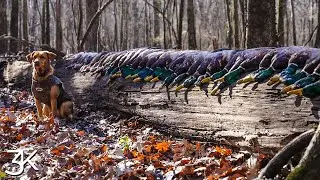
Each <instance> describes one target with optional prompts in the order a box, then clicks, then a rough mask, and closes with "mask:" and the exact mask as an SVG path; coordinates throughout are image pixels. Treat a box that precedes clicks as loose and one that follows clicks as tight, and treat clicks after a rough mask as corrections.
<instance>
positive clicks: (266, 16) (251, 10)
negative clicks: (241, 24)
mask: <svg viewBox="0 0 320 180" xmlns="http://www.w3.org/2000/svg"><path fill="white" fill-rule="evenodd" d="M275 42H276V28H275V1H274V0H265V1H256V0H249V3H248V33H247V45H246V47H247V48H254V47H261V46H274V45H275Z"/></svg>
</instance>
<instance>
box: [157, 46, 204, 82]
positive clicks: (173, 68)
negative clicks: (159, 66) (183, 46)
mask: <svg viewBox="0 0 320 180" xmlns="http://www.w3.org/2000/svg"><path fill="white" fill-rule="evenodd" d="M198 54H199V52H197V51H192V52H188V53H185V54H184V55H183V56H179V57H178V58H177V59H176V60H175V61H173V62H172V63H170V64H169V68H168V70H169V71H170V72H171V73H170V75H169V76H167V77H166V78H165V80H164V83H163V85H162V87H169V85H170V84H171V83H172V82H173V81H174V79H175V78H176V77H178V76H179V75H180V74H183V73H186V72H187V71H188V69H189V68H190V67H191V66H192V65H193V64H194V63H195V62H197V60H198V59H199V58H194V56H197V55H198Z"/></svg>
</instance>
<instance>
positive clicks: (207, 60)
mask: <svg viewBox="0 0 320 180" xmlns="http://www.w3.org/2000/svg"><path fill="white" fill-rule="evenodd" d="M203 56H204V60H203V61H202V62H201V64H200V65H199V66H198V67H197V69H196V71H195V72H194V73H193V74H189V75H190V76H189V77H188V78H187V79H186V80H185V81H184V82H183V83H182V84H181V85H179V86H178V87H177V88H176V91H179V90H180V89H182V88H189V87H191V86H193V85H194V84H195V83H196V82H197V80H198V81H200V80H199V79H201V78H202V77H203V76H205V74H210V75H211V74H213V73H215V72H218V71H220V70H222V68H223V67H224V66H225V64H226V63H224V62H223V53H222V52H221V51H217V52H210V53H209V52H208V53H204V54H203ZM187 74H188V73H187ZM200 76H202V77H200ZM207 77H209V75H208V76H207Z"/></svg>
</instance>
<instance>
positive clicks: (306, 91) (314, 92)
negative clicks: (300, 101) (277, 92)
mask: <svg viewBox="0 0 320 180" xmlns="http://www.w3.org/2000/svg"><path fill="white" fill-rule="evenodd" d="M287 94H288V95H292V94H295V95H298V96H305V97H308V98H315V97H317V96H319V95H320V81H319V80H318V81H316V82H314V83H311V84H309V85H306V86H305V87H303V88H299V89H295V90H292V91H289V92H287Z"/></svg>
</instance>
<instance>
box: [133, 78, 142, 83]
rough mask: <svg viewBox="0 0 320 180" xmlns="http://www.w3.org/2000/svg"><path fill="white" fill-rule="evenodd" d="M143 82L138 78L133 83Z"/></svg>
mask: <svg viewBox="0 0 320 180" xmlns="http://www.w3.org/2000/svg"><path fill="white" fill-rule="evenodd" d="M141 80H142V79H141V78H140V77H137V78H135V79H134V80H133V82H134V83H137V82H141Z"/></svg>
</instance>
